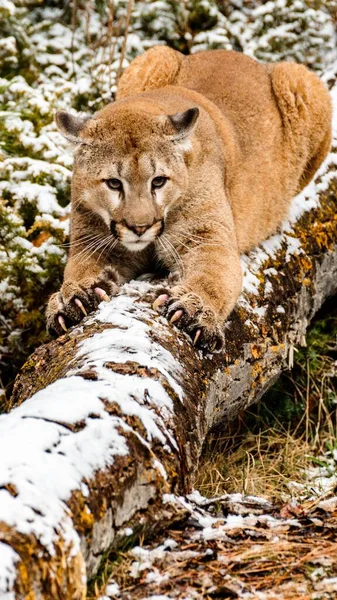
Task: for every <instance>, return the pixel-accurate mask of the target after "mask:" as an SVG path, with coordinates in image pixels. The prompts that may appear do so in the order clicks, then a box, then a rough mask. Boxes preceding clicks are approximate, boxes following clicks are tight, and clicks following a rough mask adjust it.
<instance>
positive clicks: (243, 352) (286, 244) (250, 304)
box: [0, 88, 337, 600]
mask: <svg viewBox="0 0 337 600" xmlns="http://www.w3.org/2000/svg"><path fill="white" fill-rule="evenodd" d="M332 93H333V95H334V96H335V98H336V100H337V89H336V88H334V89H333V91H332ZM336 152H337V142H336V139H335V142H334V148H333V151H332V152H331V153H330V155H329V157H328V159H327V160H326V162H325V164H324V165H323V167H322V168H321V169H320V172H319V174H318V175H317V177H316V180H315V182H312V183H311V184H310V185H309V187H308V188H306V190H304V192H303V193H301V195H300V196H298V197H297V198H296V199H294V201H293V204H292V207H291V215H290V221H289V222H288V223H286V224H284V226H283V230H282V231H281V232H280V233H279V234H277V235H275V236H273V237H272V238H270V239H269V240H267V241H266V242H264V243H263V244H261V246H260V247H259V248H258V249H256V250H254V251H253V252H252V253H251V254H250V255H249V257H243V264H244V271H245V278H244V290H243V293H242V295H241V297H240V300H239V302H238V305H237V307H236V309H235V311H234V312H233V314H232V315H231V318H230V320H229V321H228V322H227V324H226V346H225V350H224V352H223V353H222V354H214V355H207V356H203V355H202V354H201V353H200V352H198V351H196V350H195V348H194V347H193V346H192V345H191V343H190V341H189V338H188V337H187V336H186V335H185V334H184V333H182V332H180V331H178V330H177V329H176V328H175V327H174V326H171V325H169V324H168V323H167V321H166V320H165V319H163V318H162V317H161V316H160V315H158V314H157V313H156V312H155V311H153V310H152V308H151V301H152V300H153V298H154V296H155V293H156V286H155V285H152V284H151V283H147V282H132V283H130V284H128V285H125V286H124V288H123V290H122V292H121V294H120V295H119V296H118V297H116V298H114V299H112V300H111V302H109V303H104V302H103V303H102V304H101V306H100V309H99V310H98V312H97V313H96V314H95V315H94V316H89V317H88V318H87V319H85V321H84V322H83V324H81V326H77V327H75V328H73V329H72V330H71V331H70V332H69V334H66V335H64V336H63V337H61V338H59V339H58V340H56V341H54V342H52V343H50V344H48V345H46V346H42V347H41V348H39V349H38V350H37V351H36V352H35V353H34V354H33V355H32V356H31V358H30V359H29V360H28V362H27V363H26V365H25V366H24V368H23V370H22V372H21V374H20V376H19V378H18V380H17V382H16V385H15V389H14V393H13V397H12V406H13V409H12V411H11V412H10V413H9V414H7V415H3V416H1V417H0V456H1V461H0V598H1V600H14V599H18V600H21V599H26V600H28V599H29V600H33V599H34V600H40V599H48V600H49V599H50V600H51V599H54V598H59V599H60V600H64V599H69V600H74V599H76V598H78V599H81V598H83V599H84V598H85V594H86V581H87V579H88V578H90V577H91V576H92V575H94V574H95V573H96V572H97V569H98V567H99V565H100V563H101V561H102V560H103V559H104V556H106V555H107V552H108V550H109V548H112V547H114V546H118V544H119V542H120V541H121V540H125V538H126V537H131V538H132V539H136V538H137V535H139V534H141V533H142V532H144V531H145V532H147V533H149V532H154V531H155V530H158V529H162V528H164V527H165V526H166V525H167V524H168V523H170V522H173V521H174V520H175V519H179V518H180V517H181V512H180V511H184V510H185V508H184V504H183V503H182V504H181V506H182V508H181V509H180V508H179V506H180V504H179V502H178V503H177V502H174V501H172V498H173V497H177V496H178V495H180V494H182V495H183V494H186V493H187V492H189V491H190V489H191V485H192V483H193V473H194V471H195V468H196V466H197V462H198V456H199V453H200V450H201V447H202V443H203V441H204V439H205V436H206V434H207V433H208V432H209V431H210V429H211V428H212V427H213V426H215V425H217V424H219V423H220V422H222V421H226V420H227V421H228V420H229V419H231V418H233V417H234V416H235V415H236V414H237V413H238V411H240V410H242V409H245V408H246V407H247V406H249V405H250V404H251V403H253V402H256V401H257V400H258V399H259V398H260V397H261V395H262V394H263V393H264V391H265V390H266V389H267V388H268V387H269V386H270V385H271V384H272V383H273V382H274V381H275V380H276V378H277V377H278V376H279V374H280V372H281V371H282V370H283V369H285V368H287V367H288V366H289V365H290V366H291V364H292V360H293V353H294V351H295V349H296V346H298V345H300V344H303V343H305V333H306V328H307V325H308V323H309V322H310V320H311V318H312V317H313V315H314V314H315V313H316V311H317V310H318V309H319V307H320V306H321V305H322V303H323V302H324V300H325V299H326V298H327V297H328V296H329V295H331V294H333V293H336V291H337V245H336V240H337V211H336V194H337V179H336V165H337V153H336Z"/></svg>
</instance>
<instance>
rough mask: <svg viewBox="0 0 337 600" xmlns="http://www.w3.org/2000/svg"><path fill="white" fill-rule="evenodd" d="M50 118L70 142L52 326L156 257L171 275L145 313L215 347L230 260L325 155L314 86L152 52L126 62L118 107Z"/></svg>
mask: <svg viewBox="0 0 337 600" xmlns="http://www.w3.org/2000/svg"><path fill="white" fill-rule="evenodd" d="M56 123H57V125H58V127H59V129H60V131H61V132H62V133H63V134H64V135H65V137H66V138H68V139H69V140H70V141H71V142H73V143H74V144H75V145H76V146H77V150H76V153H75V164H74V173H73V179H72V211H71V236H70V237H71V246H70V253H69V259H68V263H67V266H66V269H65V274H64V283H63V285H62V287H61V290H60V291H59V292H58V293H56V294H54V295H53V296H52V297H51V298H50V300H49V304H48V308H47V325H48V329H49V330H50V331H54V332H56V333H57V334H60V333H62V330H66V329H67V327H69V326H70V325H73V324H75V323H78V322H79V321H80V320H81V319H82V318H83V315H86V314H87V313H88V312H90V311H92V310H94V309H95V308H96V307H97V305H98V304H99V302H101V301H102V300H108V299H109V297H110V296H111V295H114V294H116V293H117V291H118V288H119V286H120V285H121V284H122V283H123V282H126V281H129V280H130V279H133V278H136V277H138V276H139V275H140V274H142V273H145V272H148V271H149V270H151V269H152V270H153V269H154V267H155V265H156V264H157V266H158V265H161V266H163V267H165V268H166V269H167V270H168V271H169V272H170V273H171V280H170V279H169V281H170V283H169V285H168V287H167V289H165V290H163V292H162V293H161V294H160V295H159V297H158V298H157V299H156V301H155V302H154V308H156V309H158V310H160V311H161V312H162V314H164V315H165V316H166V317H167V318H168V319H169V320H170V321H171V323H175V325H177V326H178V327H181V328H183V329H184V330H185V331H186V332H188V334H189V335H190V336H191V337H192V339H193V341H194V343H195V344H196V345H198V346H200V347H202V348H205V349H210V350H219V349H220V348H221V347H222V344H223V323H224V320H225V319H226V318H227V317H228V315H229V314H230V312H231V311H232V309H233V307H234V305H235V303H236V301H237V298H238V296H239V294H240V291H241V286H242V274H241V266H240V254H241V253H242V252H245V251H247V250H249V249H250V248H252V246H255V245H256V244H258V243H259V242H261V240H263V239H265V238H267V237H268V236H269V235H270V234H272V233H274V232H275V231H276V229H277V227H278V226H279V225H280V223H281V222H282V220H283V219H284V218H285V217H286V215H287V210H288V207H289V202H290V200H291V198H292V197H293V196H294V195H295V194H297V193H298V192H299V191H300V190H301V189H302V188H303V187H304V186H305V185H306V184H307V183H308V182H309V181H310V179H311V178H312V177H313V175H314V173H315V171H316V170H317V168H318V167H319V166H320V164H321V163H322V161H323V159H324V158H325V156H326V154H327V152H328V151H329V148H330V142H331V102H330V97H329V93H328V91H327V89H326V88H325V86H324V85H323V83H322V82H321V81H320V80H319V78H318V77H317V76H316V75H315V74H314V73H311V72H310V71H309V70H308V69H306V68H305V67H304V66H301V65H298V64H293V63H287V62H283V63H275V64H270V65H262V64H259V63H258V62H256V61H255V60H253V59H251V58H248V57H247V56H244V55H243V54H240V53H236V52H230V51H226V50H211V51H208V52H200V53H198V54H194V55H192V56H183V55H182V54H180V53H179V52H176V51H175V50H172V49H170V48H167V47H163V46H158V47H154V48H152V49H150V50H149V51H148V52H145V54H143V55H142V56H140V57H138V58H136V59H135V60H134V61H133V62H132V63H131V65H130V66H129V67H128V68H127V69H126V71H125V72H124V74H123V76H122V78H121V80H120V83H119V87H118V92H117V101H116V102H114V103H112V104H109V105H108V106H106V107H105V108H103V109H102V110H100V111H99V112H97V113H96V114H95V115H94V116H93V117H86V118H81V117H75V116H73V115H71V114H69V113H67V112H58V113H57V114H56Z"/></svg>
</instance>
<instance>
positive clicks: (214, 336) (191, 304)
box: [153, 286, 224, 352]
mask: <svg viewBox="0 0 337 600" xmlns="http://www.w3.org/2000/svg"><path fill="white" fill-rule="evenodd" d="M153 308H154V309H157V310H159V311H160V313H161V314H162V315H164V316H165V317H167V319H168V320H169V321H170V322H171V323H174V324H175V325H176V326H177V327H179V328H181V329H184V330H185V331H186V332H187V333H188V334H189V335H190V336H191V338H192V340H193V343H194V344H195V345H196V346H199V347H200V348H202V349H203V350H209V351H211V352H214V351H216V352H219V351H220V350H221V348H222V347H223V345H224V334H223V330H222V327H221V321H220V319H219V317H218V316H217V314H216V313H215V311H214V310H213V309H212V308H210V307H209V306H206V305H205V304H204V302H203V300H202V298H201V297H200V296H199V295H198V294H195V293H193V292H189V291H188V290H186V289H184V288H183V287H182V286H176V287H174V288H172V289H171V290H168V291H167V292H166V293H163V294H161V295H160V296H158V298H157V299H156V300H155V301H154V303H153Z"/></svg>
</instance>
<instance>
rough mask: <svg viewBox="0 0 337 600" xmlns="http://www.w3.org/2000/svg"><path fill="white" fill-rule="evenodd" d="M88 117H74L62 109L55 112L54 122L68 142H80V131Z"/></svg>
mask: <svg viewBox="0 0 337 600" xmlns="http://www.w3.org/2000/svg"><path fill="white" fill-rule="evenodd" d="M90 118H91V117H75V116H74V115H71V114H70V113H68V112H66V111H64V110H59V111H57V113H56V114H55V123H56V125H57V128H58V130H59V131H60V132H61V133H62V134H63V135H64V137H65V138H66V139H67V140H69V142H72V143H73V144H81V143H82V142H83V141H84V140H83V139H81V137H80V133H81V131H82V129H83V127H84V125H85V124H86V123H87V121H89V119H90Z"/></svg>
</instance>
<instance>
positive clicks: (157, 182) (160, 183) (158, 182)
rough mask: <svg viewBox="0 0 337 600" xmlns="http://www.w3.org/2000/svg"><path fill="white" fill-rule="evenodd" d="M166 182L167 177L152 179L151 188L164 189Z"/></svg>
mask: <svg viewBox="0 0 337 600" xmlns="http://www.w3.org/2000/svg"><path fill="white" fill-rule="evenodd" d="M166 182H167V177H155V178H154V179H152V188H153V189H158V188H162V187H164V185H165V183H166Z"/></svg>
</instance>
